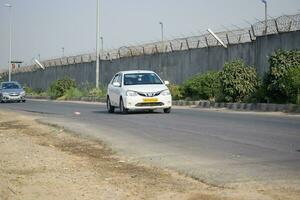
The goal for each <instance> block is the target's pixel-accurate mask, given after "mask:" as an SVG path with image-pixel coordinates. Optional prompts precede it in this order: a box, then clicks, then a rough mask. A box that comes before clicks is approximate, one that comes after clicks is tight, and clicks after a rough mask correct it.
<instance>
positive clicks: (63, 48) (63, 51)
mask: <svg viewBox="0 0 300 200" xmlns="http://www.w3.org/2000/svg"><path fill="white" fill-rule="evenodd" d="M61 50H62V57H65V47H62V48H61Z"/></svg>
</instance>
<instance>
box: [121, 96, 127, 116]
mask: <svg viewBox="0 0 300 200" xmlns="http://www.w3.org/2000/svg"><path fill="white" fill-rule="evenodd" d="M120 113H122V114H127V113H128V109H126V108H125V106H124V102H123V99H122V98H120Z"/></svg>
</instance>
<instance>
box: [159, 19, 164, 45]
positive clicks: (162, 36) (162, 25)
mask: <svg viewBox="0 0 300 200" xmlns="http://www.w3.org/2000/svg"><path fill="white" fill-rule="evenodd" d="M159 24H160V30H161V41H162V42H164V24H163V23H162V22H159Z"/></svg>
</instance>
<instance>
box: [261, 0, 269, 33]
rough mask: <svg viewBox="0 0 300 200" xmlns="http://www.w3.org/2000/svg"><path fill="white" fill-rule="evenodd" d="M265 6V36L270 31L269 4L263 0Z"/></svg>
mask: <svg viewBox="0 0 300 200" xmlns="http://www.w3.org/2000/svg"><path fill="white" fill-rule="evenodd" d="M261 1H262V2H263V3H264V4H265V35H267V31H268V3H267V0H261Z"/></svg>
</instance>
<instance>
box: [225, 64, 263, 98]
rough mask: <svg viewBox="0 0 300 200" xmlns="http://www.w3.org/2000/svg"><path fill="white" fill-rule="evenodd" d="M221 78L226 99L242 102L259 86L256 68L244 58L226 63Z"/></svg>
mask: <svg viewBox="0 0 300 200" xmlns="http://www.w3.org/2000/svg"><path fill="white" fill-rule="evenodd" d="M220 80H221V85H222V93H223V95H224V98H225V100H226V101H233V102H241V101H243V100H245V99H246V98H247V97H249V96H250V95H252V93H254V92H255V91H256V88H257V86H258V78H257V74H256V71H255V69H254V68H253V67H250V66H247V65H246V64H245V63H244V62H243V61H242V60H234V61H231V62H227V63H225V65H224V69H223V71H221V73H220Z"/></svg>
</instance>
